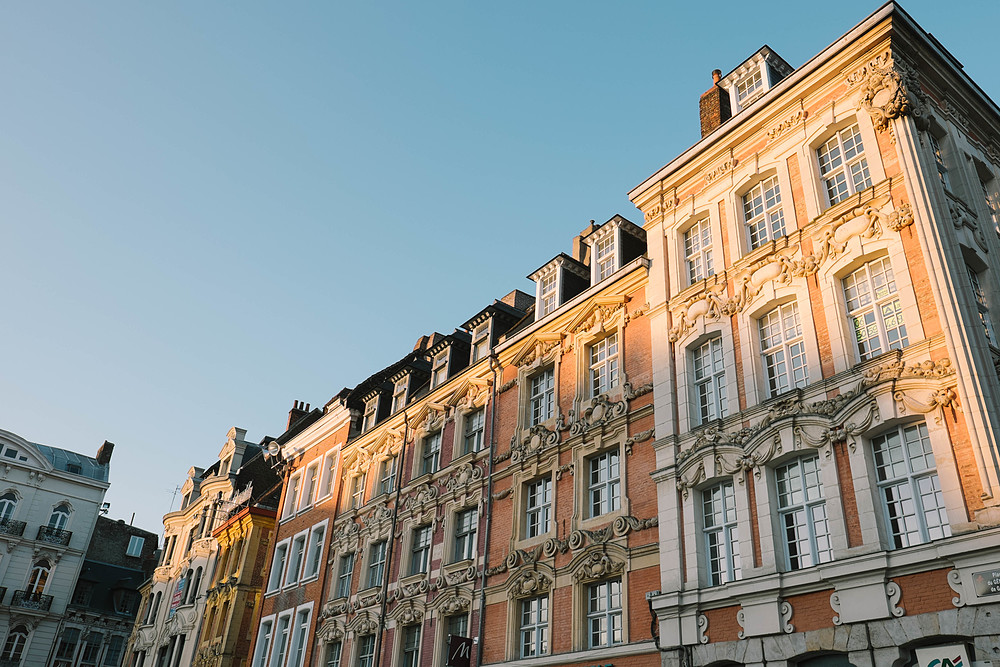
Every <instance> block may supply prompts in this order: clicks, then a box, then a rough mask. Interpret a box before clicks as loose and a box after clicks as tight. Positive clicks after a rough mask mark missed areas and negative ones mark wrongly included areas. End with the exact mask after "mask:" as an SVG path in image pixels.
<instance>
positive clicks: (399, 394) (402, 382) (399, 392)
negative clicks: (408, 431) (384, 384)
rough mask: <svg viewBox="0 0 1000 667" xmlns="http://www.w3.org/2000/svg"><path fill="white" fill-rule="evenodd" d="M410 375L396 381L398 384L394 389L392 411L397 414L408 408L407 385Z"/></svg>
mask: <svg viewBox="0 0 1000 667" xmlns="http://www.w3.org/2000/svg"><path fill="white" fill-rule="evenodd" d="M409 377H410V376H409V375H404V376H403V377H401V378H399V379H398V380H396V384H395V385H393V387H392V411H393V412H397V411H399V410H402V409H403V408H404V407H406V384H407V380H409Z"/></svg>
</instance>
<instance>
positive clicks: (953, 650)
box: [913, 644, 972, 667]
mask: <svg viewBox="0 0 1000 667" xmlns="http://www.w3.org/2000/svg"><path fill="white" fill-rule="evenodd" d="M913 652H914V653H916V655H917V665H919V667H972V661H971V660H969V652H968V651H966V650H965V646H963V645H962V644H953V645H951V646H935V647H933V648H918V649H914V651H913Z"/></svg>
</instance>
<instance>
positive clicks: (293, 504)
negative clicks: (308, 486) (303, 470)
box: [282, 474, 302, 519]
mask: <svg viewBox="0 0 1000 667" xmlns="http://www.w3.org/2000/svg"><path fill="white" fill-rule="evenodd" d="M301 489H302V475H300V474H297V475H292V477H291V479H289V480H288V491H287V492H286V493H285V508H284V509H285V511H284V512H283V513H282V514H283V516H282V518H283V519H287V518H288V517H291V516H295V512H296V510H297V509H298V504H299V492H300V491H301Z"/></svg>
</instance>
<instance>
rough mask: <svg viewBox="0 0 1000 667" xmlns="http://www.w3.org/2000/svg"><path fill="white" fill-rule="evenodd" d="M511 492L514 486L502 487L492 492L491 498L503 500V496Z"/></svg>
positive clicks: (505, 496)
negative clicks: (500, 489)
mask: <svg viewBox="0 0 1000 667" xmlns="http://www.w3.org/2000/svg"><path fill="white" fill-rule="evenodd" d="M512 493H514V487H510V488H508V489H504V490H503V491H497V492H496V493H494V494H493V500H503V499H504V498H507V497H508V496H510V494H512Z"/></svg>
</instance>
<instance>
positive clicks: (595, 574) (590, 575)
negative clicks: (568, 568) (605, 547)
mask: <svg viewBox="0 0 1000 667" xmlns="http://www.w3.org/2000/svg"><path fill="white" fill-rule="evenodd" d="M624 570H625V563H624V562H623V561H620V560H616V559H613V558H612V557H611V556H610V555H609V554H606V553H602V552H599V551H594V552H591V553H590V554H588V555H587V558H586V560H584V562H583V564H582V565H580V570H579V571H578V572H577V573H576V574H575V575H573V581H577V582H582V581H594V580H596V579H605V578H607V577H609V576H611V575H614V574H618V573H619V572H622V571H624Z"/></svg>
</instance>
